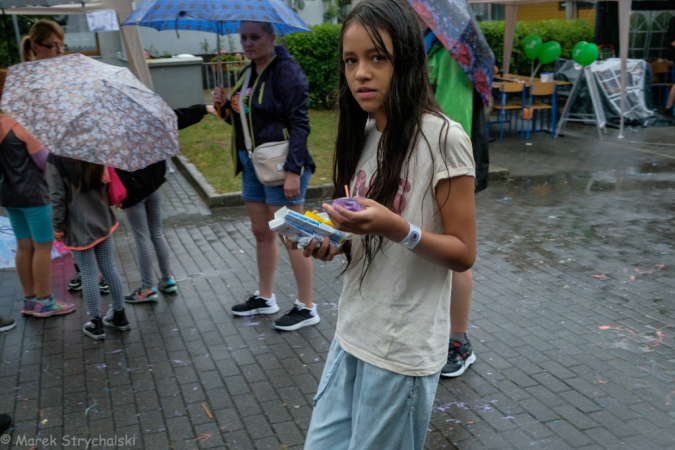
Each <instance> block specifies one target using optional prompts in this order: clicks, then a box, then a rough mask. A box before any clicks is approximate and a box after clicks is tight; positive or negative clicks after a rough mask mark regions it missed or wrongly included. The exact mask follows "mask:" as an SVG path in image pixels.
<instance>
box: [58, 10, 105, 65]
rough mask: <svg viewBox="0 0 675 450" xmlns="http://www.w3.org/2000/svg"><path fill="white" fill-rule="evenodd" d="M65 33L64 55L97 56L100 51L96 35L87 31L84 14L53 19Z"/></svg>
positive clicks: (87, 25) (87, 26)
mask: <svg viewBox="0 0 675 450" xmlns="http://www.w3.org/2000/svg"><path fill="white" fill-rule="evenodd" d="M54 20H55V21H56V22H57V23H58V24H59V25H61V26H62V27H63V29H64V31H65V32H66V40H65V44H66V53H82V54H83V55H88V56H98V55H100V54H101V49H100V47H99V43H98V34H97V33H92V32H91V31H90V30H89V24H88V22H87V15H86V14H68V15H65V16H58V17H56V18H55V19H54Z"/></svg>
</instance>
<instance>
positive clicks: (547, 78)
mask: <svg viewBox="0 0 675 450" xmlns="http://www.w3.org/2000/svg"><path fill="white" fill-rule="evenodd" d="M539 79H540V80H541V82H542V83H550V82H552V81H553V72H542V73H541V76H540V77H539Z"/></svg>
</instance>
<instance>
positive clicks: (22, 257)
mask: <svg viewBox="0 0 675 450" xmlns="http://www.w3.org/2000/svg"><path fill="white" fill-rule="evenodd" d="M33 252H34V248H33V240H32V239H31V238H25V239H17V241H16V255H15V264H16V273H17V274H18V275H19V281H20V282H21V288H22V289H23V295H24V296H25V297H30V296H35V282H34V280H33Z"/></svg>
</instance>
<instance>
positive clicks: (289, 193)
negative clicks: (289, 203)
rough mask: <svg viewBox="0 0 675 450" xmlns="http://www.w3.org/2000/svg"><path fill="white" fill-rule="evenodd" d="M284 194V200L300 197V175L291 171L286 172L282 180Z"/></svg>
mask: <svg viewBox="0 0 675 450" xmlns="http://www.w3.org/2000/svg"><path fill="white" fill-rule="evenodd" d="M284 196H285V197H286V200H293V199H294V198H298V197H300V175H298V174H295V173H293V172H286V180H285V181H284Z"/></svg>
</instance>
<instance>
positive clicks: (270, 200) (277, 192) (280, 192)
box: [239, 150, 312, 206]
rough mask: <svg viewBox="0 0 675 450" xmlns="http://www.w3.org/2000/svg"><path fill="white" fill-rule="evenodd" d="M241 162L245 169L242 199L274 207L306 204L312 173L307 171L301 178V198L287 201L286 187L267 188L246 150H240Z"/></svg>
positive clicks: (242, 181) (242, 182)
mask: <svg viewBox="0 0 675 450" xmlns="http://www.w3.org/2000/svg"><path fill="white" fill-rule="evenodd" d="M239 161H241V165H242V166H243V168H244V171H243V173H242V180H241V198H242V200H244V201H247V202H262V203H267V204H268V205H274V206H289V205H302V204H303V203H305V194H306V193H307V186H308V185H309V179H310V178H312V171H310V170H305V173H303V174H302V176H301V177H300V197H296V198H294V199H292V200H287V199H286V196H285V195H284V186H283V185H281V186H265V185H264V184H262V183H261V182H260V181H258V177H257V176H256V174H255V169H254V168H253V162H252V161H251V158H250V157H249V156H248V152H247V151H246V150H239Z"/></svg>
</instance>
